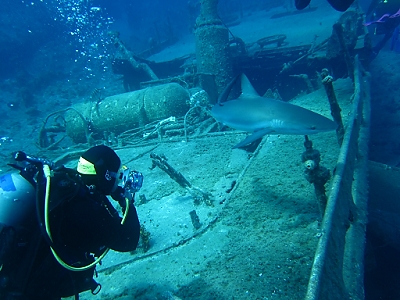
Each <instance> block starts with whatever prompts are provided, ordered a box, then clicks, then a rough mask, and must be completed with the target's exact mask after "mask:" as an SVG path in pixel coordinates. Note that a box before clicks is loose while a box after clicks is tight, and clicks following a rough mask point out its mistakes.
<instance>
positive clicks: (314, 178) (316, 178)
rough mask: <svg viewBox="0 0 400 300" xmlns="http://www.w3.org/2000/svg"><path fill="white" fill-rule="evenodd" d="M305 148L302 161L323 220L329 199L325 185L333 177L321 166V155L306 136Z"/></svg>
mask: <svg viewBox="0 0 400 300" xmlns="http://www.w3.org/2000/svg"><path fill="white" fill-rule="evenodd" d="M304 147H305V148H306V151H304V152H303V154H302V155H301V161H302V162H303V164H304V167H305V170H304V174H305V176H306V179H307V181H308V182H310V183H312V184H313V185H314V190H315V195H316V197H317V202H318V209H319V212H320V215H321V219H322V217H323V216H324V213H325V208H326V203H327V201H328V197H327V196H326V190H325V184H326V183H327V182H328V180H329V179H330V177H331V174H330V171H329V170H328V169H327V168H325V167H323V166H321V165H320V162H321V153H320V152H319V151H318V150H315V149H313V147H312V142H311V141H310V140H309V138H308V136H307V135H306V136H305V142H304Z"/></svg>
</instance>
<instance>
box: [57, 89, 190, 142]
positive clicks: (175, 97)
mask: <svg viewBox="0 0 400 300" xmlns="http://www.w3.org/2000/svg"><path fill="white" fill-rule="evenodd" d="M188 103H189V93H188V91H187V90H186V89H184V88H183V87H182V86H180V85H179V84H177V83H168V84H163V85H160V86H155V87H149V88H146V89H143V90H139V91H134V92H129V93H124V94H119V95H114V96H111V97H107V98H105V99H104V100H102V101H101V102H99V103H93V102H92V103H79V104H75V105H74V106H72V108H74V110H69V111H68V112H67V113H66V116H65V119H66V127H67V134H68V136H70V137H71V138H72V140H73V141H74V142H77V143H79V142H86V141H87V136H88V134H91V135H93V137H95V138H102V137H103V136H104V132H106V131H107V132H113V133H114V134H115V135H118V134H120V133H122V132H124V131H126V130H129V129H132V128H135V127H138V126H143V125H145V124H147V123H149V122H153V121H156V120H161V119H165V118H169V117H171V116H174V117H181V116H183V115H185V113H186V112H187V110H188V109H189V104H188ZM76 111H78V112H80V113H81V114H82V115H83V117H84V118H85V119H86V122H84V121H83V120H82V118H81V117H80V116H79V115H78V114H77V113H76Z"/></svg>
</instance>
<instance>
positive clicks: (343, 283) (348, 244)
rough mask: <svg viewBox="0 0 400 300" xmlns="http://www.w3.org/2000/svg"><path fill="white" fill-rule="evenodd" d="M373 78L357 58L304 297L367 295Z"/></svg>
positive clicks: (311, 298) (326, 299)
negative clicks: (350, 99)
mask: <svg viewBox="0 0 400 300" xmlns="http://www.w3.org/2000/svg"><path fill="white" fill-rule="evenodd" d="M369 123H370V96H369V80H368V76H367V75H366V73H365V72H364V71H363V69H362V66H361V64H360V62H359V60H358V57H356V58H355V62H354V95H353V109H352V112H351V115H350V118H349V121H348V124H347V128H346V132H345V135H344V139H343V144H342V146H341V148H340V154H339V158H338V161H337V164H336V168H335V172H334V175H333V178H332V185H331V189H330V193H329V198H328V202H327V206H326V210H325V214H324V218H323V220H322V223H321V229H322V230H321V232H322V235H321V237H320V239H319V242H318V246H317V249H316V253H315V257H314V262H313V266H312V270H311V275H310V278H309V283H308V288H307V294H306V297H305V299H306V300H313V299H323V300H329V299H341V300H343V299H364V287H363V277H364V271H363V269H364V268H363V257H364V244H365V229H366V223H367V199H368V188H367V163H368V139H369V125H370V124H369Z"/></svg>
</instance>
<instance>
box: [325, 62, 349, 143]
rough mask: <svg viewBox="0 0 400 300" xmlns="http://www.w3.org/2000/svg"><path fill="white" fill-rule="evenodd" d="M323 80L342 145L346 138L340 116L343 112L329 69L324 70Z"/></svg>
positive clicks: (338, 137)
mask: <svg viewBox="0 0 400 300" xmlns="http://www.w3.org/2000/svg"><path fill="white" fill-rule="evenodd" d="M321 78H322V83H323V84H324V88H325V92H326V95H327V96H328V100H329V105H330V107H331V114H332V117H333V120H334V121H335V122H336V124H337V125H338V128H337V129H336V135H337V139H338V142H339V145H342V142H343V137H344V126H343V121H342V116H341V114H340V112H341V111H342V110H341V108H340V106H339V103H338V102H337V99H336V95H335V90H334V89H333V84H332V82H333V78H332V76H330V75H329V72H328V69H323V70H322V71H321Z"/></svg>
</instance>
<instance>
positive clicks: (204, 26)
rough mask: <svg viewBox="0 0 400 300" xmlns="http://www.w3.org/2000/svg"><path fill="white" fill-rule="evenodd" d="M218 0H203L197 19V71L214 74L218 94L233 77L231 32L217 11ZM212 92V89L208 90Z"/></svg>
mask: <svg viewBox="0 0 400 300" xmlns="http://www.w3.org/2000/svg"><path fill="white" fill-rule="evenodd" d="M217 5H218V0H202V1H201V13H200V15H199V17H198V18H197V20H196V32H195V36H196V61H197V72H198V73H200V74H201V73H203V74H212V75H214V76H215V83H216V86H217V92H218V94H219V93H221V92H222V90H223V89H224V87H225V86H226V84H227V83H228V82H229V81H230V79H231V78H232V72H233V71H232V60H231V55H230V52H229V32H228V29H227V28H226V27H225V26H224V25H223V24H222V21H221V19H220V18H219V17H218V13H217ZM207 92H209V93H210V91H207Z"/></svg>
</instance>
